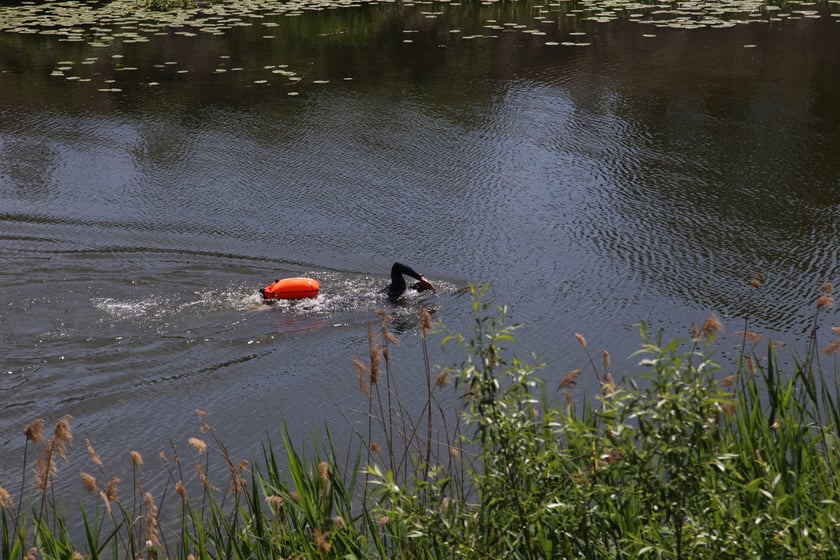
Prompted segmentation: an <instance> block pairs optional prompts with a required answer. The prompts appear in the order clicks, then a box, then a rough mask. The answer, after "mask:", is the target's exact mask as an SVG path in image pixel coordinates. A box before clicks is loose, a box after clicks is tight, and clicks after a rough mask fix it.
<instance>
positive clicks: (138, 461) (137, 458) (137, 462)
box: [129, 451, 143, 469]
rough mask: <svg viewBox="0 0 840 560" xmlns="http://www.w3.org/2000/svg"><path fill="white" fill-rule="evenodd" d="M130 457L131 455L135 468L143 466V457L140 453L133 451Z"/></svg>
mask: <svg viewBox="0 0 840 560" xmlns="http://www.w3.org/2000/svg"><path fill="white" fill-rule="evenodd" d="M129 455H131V464H132V465H134V468H136V469H139V468H140V467H142V466H143V456H142V455H140V452H139V451H131V452H129Z"/></svg>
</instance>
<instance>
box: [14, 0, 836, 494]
mask: <svg viewBox="0 0 840 560" xmlns="http://www.w3.org/2000/svg"><path fill="white" fill-rule="evenodd" d="M61 5H62V6H64V8H61V6H55V5H54V4H49V5H47V6H39V5H33V4H21V5H11V6H9V5H6V6H4V7H0V14H1V15H0V22H2V23H0V29H2V31H0V484H4V485H5V486H6V487H10V486H12V487H13V484H11V483H9V482H8V481H9V480H10V479H11V480H17V478H18V476H19V468H20V465H21V450H22V448H23V435H22V430H23V427H24V426H25V425H26V424H27V423H28V422H29V421H31V420H32V419H34V418H36V417H43V418H45V419H47V421H48V422H50V423H52V422H53V421H55V420H56V419H57V418H59V417H61V416H63V415H65V414H69V415H72V416H73V418H74V420H73V426H74V432H75V435H76V436H77V438H79V439H83V438H90V440H91V441H92V442H93V443H94V444H95V445H96V447H97V451H98V452H99V453H100V455H102V456H103V457H104V458H106V460H107V459H109V458H110V459H112V460H114V461H115V462H119V461H125V462H127V453H128V450H130V449H137V450H140V451H142V452H143V453H145V454H149V455H151V456H156V455H157V452H158V451H160V450H162V449H165V448H166V447H167V446H168V443H167V442H168V441H169V439H170V438H172V439H173V440H175V441H183V440H184V438H185V437H187V436H190V435H196V434H197V433H198V426H199V424H200V422H199V421H198V420H197V419H196V417H195V415H194V413H193V411H194V410H195V409H202V410H205V411H207V413H208V417H207V419H206V420H207V421H209V422H210V423H211V424H213V425H214V426H215V427H216V428H217V429H218V430H219V431H220V435H221V436H222V438H223V439H225V440H226V441H227V442H228V443H229V444H230V447H231V449H232V451H233V452H234V453H235V454H236V455H238V456H243V457H253V456H256V455H258V454H259V450H260V444H261V442H262V441H263V440H264V438H265V437H266V436H267V435H271V436H272V437H273V439H275V440H276V439H277V435H278V434H279V431H280V425H281V419H282V418H285V420H286V421H287V422H288V423H289V426H290V428H291V429H292V431H293V433H295V434H299V435H301V437H304V436H306V435H307V434H309V433H310V431H320V430H321V429H322V428H323V426H324V425H329V426H330V427H331V428H332V429H333V430H336V431H337V432H338V433H346V432H347V431H349V428H348V427H347V426H348V422H352V418H353V412H354V411H356V410H358V409H363V408H364V407H365V403H366V401H365V399H364V398H363V397H362V395H361V394H360V393H359V388H358V380H357V378H356V371H355V369H354V367H353V362H352V359H353V357H354V356H360V357H364V356H366V355H367V351H368V350H367V336H368V325H369V324H370V323H371V322H378V318H377V315H376V313H375V311H376V309H377V308H379V307H385V308H387V309H389V311H390V312H391V313H393V315H394V316H395V318H396V321H395V325H394V327H395V331H396V334H397V336H398V338H399V339H400V341H401V344H400V345H399V346H398V347H396V348H394V349H392V351H393V355H394V364H395V365H394V375H395V380H396V382H397V383H398V384H399V389H400V391H401V395H402V396H403V398H405V399H406V401H407V402H408V403H409V404H411V403H412V402H415V403H420V402H422V401H423V399H424V398H425V377H424V374H423V355H422V352H421V350H420V342H419V333H418V328H417V320H416V315H417V305H418V303H419V302H420V299H419V298H417V297H409V298H408V299H407V300H406V301H404V302H402V303H401V304H400V305H397V306H391V305H389V304H388V303H387V302H386V301H385V300H384V299H383V297H382V296H381V295H380V294H379V293H378V290H379V289H381V288H382V287H383V286H384V285H385V284H387V282H388V271H389V269H390V266H391V263H392V262H394V261H396V260H400V261H403V262H406V263H408V264H411V265H413V266H414V267H415V268H417V269H418V270H420V271H421V272H422V273H424V274H425V275H426V276H427V277H429V278H430V279H432V280H433V281H434V282H436V284H437V285H438V287H439V288H440V293H439V294H438V295H437V296H434V297H424V298H423V300H422V301H424V302H425V303H426V304H427V305H428V306H429V307H430V308H431V310H432V311H433V312H434V316H435V318H436V319H438V320H440V321H442V322H443V323H444V324H446V325H447V326H449V327H452V328H454V329H458V330H462V331H465V332H470V329H471V328H472V322H473V315H472V310H471V300H470V298H469V296H468V295H464V294H463V291H462V290H461V289H462V288H463V287H465V286H467V285H469V284H470V283H477V284H482V283H488V282H489V283H491V288H490V290H489V291H488V297H487V299H488V301H490V302H492V303H495V304H506V305H508V306H509V314H510V316H511V318H512V320H513V321H516V322H521V323H523V324H524V326H523V327H522V329H520V331H519V335H520V338H521V342H520V343H519V344H518V345H516V346H515V348H516V352H517V354H518V355H520V356H523V357H525V356H527V355H529V354H530V353H534V354H537V355H539V356H540V359H541V360H543V361H545V362H547V363H548V367H547V368H546V369H544V370H543V371H542V375H543V376H544V377H545V378H546V380H547V382H548V383H549V386H553V385H556V383H557V382H558V381H559V379H561V378H562V377H563V376H564V375H565V374H566V373H567V372H568V371H569V370H571V369H575V368H581V369H583V370H584V372H591V367H590V366H589V365H588V364H589V361H588V358H587V356H586V354H585V353H584V352H583V350H582V348H581V347H580V346H579V345H578V343H577V341H576V339H575V336H574V335H575V333H582V334H583V335H584V336H585V337H586V339H587V341H588V345H589V349H590V351H591V352H592V353H593V355H594V356H595V358H596V359H599V357H600V352H601V350H603V349H606V350H609V352H610V354H611V356H612V362H613V363H612V370H613V374H614V376H615V377H617V378H620V377H622V376H625V375H636V374H638V371H639V370H638V368H637V367H636V363H635V359H631V358H630V357H629V356H630V354H631V353H632V352H633V351H634V350H635V349H637V348H638V346H639V338H638V329H637V327H636V326H634V325H636V324H637V323H638V322H639V321H641V320H645V321H647V322H648V323H650V325H651V326H652V327H653V328H654V329H658V328H662V329H664V330H665V332H666V334H667V335H668V336H673V337H682V336H686V335H688V333H689V327H690V324H691V322H692V321H694V322H697V323H700V322H702V321H703V319H704V318H705V317H706V316H707V314H708V313H710V312H715V313H717V314H718V315H719V316H720V318H721V320H722V322H723V324H724V326H725V327H726V329H727V334H726V336H724V337H723V338H722V339H721V341H720V350H719V352H720V358H721V360H722V361H723V362H726V361H727V360H728V359H729V358H730V357H731V356H732V355H734V352H735V351H736V349H737V345H738V341H739V340H740V337H739V336H738V335H737V334H735V333H736V332H737V331H738V330H740V329H743V328H744V326H745V324H748V325H749V328H750V329H753V330H756V331H758V332H761V333H762V334H763V335H764V336H765V339H764V340H765V341H767V340H769V338H770V337H771V336H772V337H774V338H778V339H780V340H782V341H785V342H787V343H788V344H789V346H790V348H791V351H795V349H796V348H797V344H798V343H799V342H801V341H802V340H803V338H804V337H805V336H806V335H807V333H808V332H809V329H810V328H811V326H812V323H813V318H814V313H815V306H814V302H815V300H816V298H817V296H818V290H819V287H820V285H821V284H822V283H823V282H826V281H837V280H838V272H840V270H838V255H837V243H838V240H840V157H838V154H840V103H838V102H837V99H838V93H840V72H838V69H839V68H840V23H838V21H840V16H838V14H835V13H833V12H838V11H840V6H838V4H836V3H827V4H825V3H820V4H816V5H815V4H805V3H803V4H801V5H800V4H798V3H793V2H791V3H788V4H787V5H786V8H785V10H774V9H772V7H771V9H767V8H766V7H762V5H761V4H756V5H750V7H748V9H747V12H746V13H744V14H736V13H728V12H726V11H725V10H723V13H721V14H718V15H716V16H715V17H719V18H720V19H719V20H715V21H712V22H704V21H703V19H702V18H703V17H705V16H698V15H697V14H693V13H692V12H691V10H690V9H687V11H677V12H675V13H666V12H665V10H662V9H661V7H660V9H659V10H658V11H657V10H652V9H650V8H644V9H643V8H640V7H633V6H630V5H629V4H628V7H626V8H623V9H620V10H618V11H617V13H616V11H612V12H610V11H609V7H600V6H598V5H597V4H596V3H594V2H591V3H588V4H587V3H580V4H572V3H570V2H557V3H534V2H486V3H478V2H475V3H470V2H463V3H458V4H455V3H453V4H448V3H442V4H438V3H435V4H431V3H429V4H419V3H417V4H412V3H402V4H392V3H372V4H363V5H361V4H353V5H347V6H345V7H342V8H337V7H333V6H328V7H327V8H326V9H312V8H323V6H318V5H310V6H306V5H303V4H301V5H297V4H295V5H291V4H283V5H279V6H282V9H281V8H279V7H278V5H274V6H273V7H271V8H269V6H268V4H266V5H265V6H259V5H256V4H252V5H251V6H252V7H251V8H249V10H251V11H248V12H246V13H237V12H235V11H232V8H231V11H228V12H226V11H225V10H224V9H222V8H223V7H224V6H226V5H223V4H222V5H216V6H209V5H208V6H205V7H203V8H197V9H193V10H186V11H181V12H179V13H180V14H181V15H179V16H177V18H176V16H172V15H164V14H161V13H159V12H146V11H144V10H143V9H140V8H131V9H129V8H130V7H131V6H134V3H133V2H132V3H130V6H129V5H128V4H121V3H119V2H114V3H111V4H105V5H98V6H95V5H93V4H90V5H88V4H78V5H77V6H76V9H75V12H73V7H72V3H66V2H65V3H61ZM68 5H69V6H70V7H68ZM84 6H91V7H90V8H85V9H84V10H83V9H82V7H84ZM126 6H129V7H126ZM254 6H256V7H254ZM685 6H688V5H685ZM62 10H67V11H68V12H70V13H71V15H67V14H65V13H63V12H62ZM86 10H89V11H86ZM96 10H100V11H99V12H97V11H96ZM91 14H92V15H91ZM97 14H98V15H97ZM587 14H589V17H588V16H587ZM592 14H595V15H594V17H592ZM599 14H600V15H599ZM604 14H607V15H604ZM62 18H69V19H62ZM166 18H170V19H166ZM178 18H180V19H178ZM687 22H688V23H687ZM756 272H760V273H762V274H763V275H764V276H765V278H766V280H765V282H764V285H763V286H762V287H761V288H760V289H758V290H756V289H754V288H751V287H750V286H749V280H750V278H751V277H752V276H753V275H754V274H755V273H756ZM296 275H308V276H313V277H315V278H317V279H318V280H319V281H320V282H321V286H322V293H321V295H320V296H319V297H318V298H317V299H316V300H314V301H308V302H299V303H296V304H281V305H275V306H266V305H264V304H262V303H261V302H260V300H259V297H258V294H257V290H258V289H259V288H260V287H263V286H265V285H266V284H267V283H269V282H270V281H272V280H274V279H275V278H278V277H284V276H296ZM833 313H834V312H833V311H829V315H828V317H824V318H823V319H824V322H822V323H821V325H822V328H823V331H824V333H823V334H821V336H822V337H823V340H824V341H826V342H827V341H828V337H829V336H830V332H828V330H827V329H828V327H829V326H830V324H831V322H832V320H834V315H833ZM747 321H748V323H747ZM821 332H822V331H821ZM439 339H440V336H437V337H435V336H433V337H432V344H431V353H432V361H433V362H434V363H436V364H441V365H455V364H457V363H459V362H460V361H461V359H462V356H461V355H460V354H459V353H458V352H455V351H449V350H447V351H446V352H442V351H441V350H440V349H439V348H438V344H437V342H438V340H439ZM765 343H766V342H765ZM799 348H800V349H801V346H799ZM596 390H597V386H596V382H595V379H594V376H593V375H591V373H589V374H585V375H584V376H583V377H582V383H581V384H580V385H579V386H578V387H577V388H576V391H577V392H576V393H575V394H576V395H577V396H582V395H584V394H590V395H591V394H593V393H594V392H595V391H596ZM450 402H451V404H452V406H453V407H456V406H457V402H456V400H455V398H454V397H453V398H452V399H451V401H450ZM83 448H84V445H83V444H80V443H77V444H76V445H75V450H74V453H75V454H79V455H83V453H84V449H83ZM68 484H74V485H77V484H78V483H77V479H76V478H73V477H70V480H69V482H68Z"/></svg>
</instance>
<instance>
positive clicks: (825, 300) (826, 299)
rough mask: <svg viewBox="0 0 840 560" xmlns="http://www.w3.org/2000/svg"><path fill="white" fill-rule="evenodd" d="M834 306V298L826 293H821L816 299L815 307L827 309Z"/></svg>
mask: <svg viewBox="0 0 840 560" xmlns="http://www.w3.org/2000/svg"><path fill="white" fill-rule="evenodd" d="M833 306H834V298H832V297H831V296H830V295H828V294H823V295H821V296H820V297H819V298H818V299H817V309H828V308H830V307H833Z"/></svg>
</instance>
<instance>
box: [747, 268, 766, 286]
mask: <svg viewBox="0 0 840 560" xmlns="http://www.w3.org/2000/svg"><path fill="white" fill-rule="evenodd" d="M763 284H764V275H763V274H762V273H760V272H756V273H755V274H753V275H752V278H750V286H752V287H753V288H760V287H761V286H762V285H763Z"/></svg>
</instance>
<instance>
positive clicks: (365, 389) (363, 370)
mask: <svg viewBox="0 0 840 560" xmlns="http://www.w3.org/2000/svg"><path fill="white" fill-rule="evenodd" d="M353 365H355V366H356V373H357V374H358V376H359V390H360V391H361V392H362V394H363V395H365V396H369V395H370V387H369V386H368V383H367V378H368V376H369V375H370V371H368V367H367V366H366V365H365V364H364V363H362V361H361V360H360V359H359V358H353Z"/></svg>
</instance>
